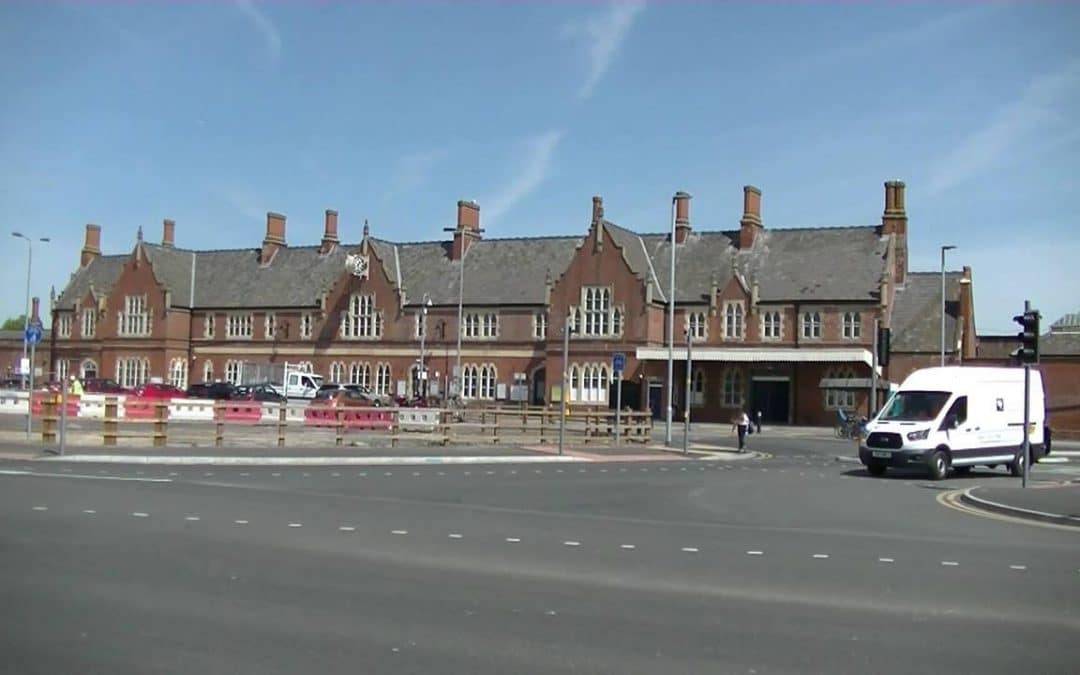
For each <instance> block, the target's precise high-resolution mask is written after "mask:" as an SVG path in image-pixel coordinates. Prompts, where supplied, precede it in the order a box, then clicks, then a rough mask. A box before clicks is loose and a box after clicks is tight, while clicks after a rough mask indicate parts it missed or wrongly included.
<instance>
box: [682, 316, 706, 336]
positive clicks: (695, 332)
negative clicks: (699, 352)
mask: <svg viewBox="0 0 1080 675" xmlns="http://www.w3.org/2000/svg"><path fill="white" fill-rule="evenodd" d="M707 325H708V324H707V323H706V321H705V312H690V313H689V314H687V315H686V334H687V335H689V336H690V337H692V338H693V339H695V340H704V339H705V336H706V331H705V328H706V326H707Z"/></svg>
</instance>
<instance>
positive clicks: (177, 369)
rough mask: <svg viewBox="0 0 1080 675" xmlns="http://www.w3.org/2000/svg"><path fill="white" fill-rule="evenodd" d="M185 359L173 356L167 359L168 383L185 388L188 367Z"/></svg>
mask: <svg viewBox="0 0 1080 675" xmlns="http://www.w3.org/2000/svg"><path fill="white" fill-rule="evenodd" d="M187 364H188V362H187V359H185V358H175V359H173V360H172V361H169V384H171V385H172V386H174V387H179V388H180V389H187V380H188V367H187Z"/></svg>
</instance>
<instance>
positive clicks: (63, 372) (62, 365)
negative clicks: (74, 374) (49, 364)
mask: <svg viewBox="0 0 1080 675" xmlns="http://www.w3.org/2000/svg"><path fill="white" fill-rule="evenodd" d="M67 377H68V362H67V359H57V360H56V379H57V380H59V381H61V382H64V381H65V380H67Z"/></svg>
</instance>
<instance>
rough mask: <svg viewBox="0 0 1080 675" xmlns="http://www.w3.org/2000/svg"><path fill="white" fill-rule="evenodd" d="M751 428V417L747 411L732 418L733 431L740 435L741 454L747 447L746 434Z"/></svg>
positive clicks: (740, 412) (742, 411)
mask: <svg viewBox="0 0 1080 675" xmlns="http://www.w3.org/2000/svg"><path fill="white" fill-rule="evenodd" d="M749 428H750V416H749V415H747V414H746V411H745V410H740V411H739V412H737V413H735V416H734V417H733V418H731V430H732V431H734V432H736V433H738V434H739V452H743V451H744V449H745V447H746V432H747V430H748V429H749Z"/></svg>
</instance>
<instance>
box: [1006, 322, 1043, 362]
mask: <svg viewBox="0 0 1080 675" xmlns="http://www.w3.org/2000/svg"><path fill="white" fill-rule="evenodd" d="M1039 318H1040V316H1039V310H1037V309H1032V310H1028V311H1026V312H1024V313H1023V314H1018V315H1016V316H1014V317H1013V321H1015V322H1016V323H1018V324H1020V328H1021V330H1020V332H1019V333H1018V334H1017V336H1016V337H1017V338H1019V340H1020V347H1019V348H1017V349H1016V350H1014V351H1013V352H1012V356H1015V357H1016V358H1017V359H1018V360H1019V361H1020V363H1038V362H1039Z"/></svg>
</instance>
